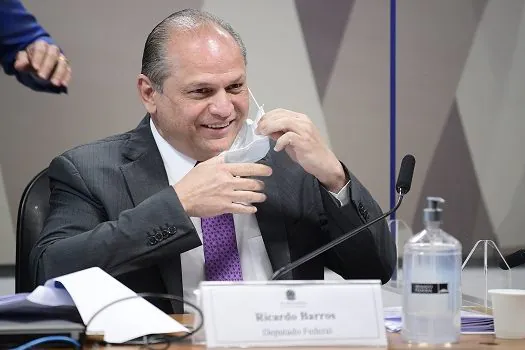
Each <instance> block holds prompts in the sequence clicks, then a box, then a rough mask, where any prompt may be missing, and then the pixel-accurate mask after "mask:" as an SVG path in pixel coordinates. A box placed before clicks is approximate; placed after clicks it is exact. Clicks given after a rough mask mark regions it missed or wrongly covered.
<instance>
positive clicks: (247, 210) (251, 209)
mask: <svg viewBox="0 0 525 350" xmlns="http://www.w3.org/2000/svg"><path fill="white" fill-rule="evenodd" d="M228 212H229V213H231V214H255V213H256V212H257V208H256V207H255V206H253V205H248V204H242V203H232V205H231V207H230V210H228Z"/></svg>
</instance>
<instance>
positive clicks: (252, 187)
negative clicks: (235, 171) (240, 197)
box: [234, 178, 264, 192]
mask: <svg viewBox="0 0 525 350" xmlns="http://www.w3.org/2000/svg"><path fill="white" fill-rule="evenodd" d="M234 186H235V190H236V191H255V192H262V191H263V190H264V182H262V181H261V180H257V179H247V178H238V179H235V184H234Z"/></svg>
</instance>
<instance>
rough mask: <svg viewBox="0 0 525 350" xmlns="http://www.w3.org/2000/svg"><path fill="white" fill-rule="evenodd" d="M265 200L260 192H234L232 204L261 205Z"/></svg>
mask: <svg viewBox="0 0 525 350" xmlns="http://www.w3.org/2000/svg"><path fill="white" fill-rule="evenodd" d="M265 200H266V195H265V194H264V193H261V192H252V191H234V192H233V202H234V203H239V202H240V203H262V202H264V201H265Z"/></svg>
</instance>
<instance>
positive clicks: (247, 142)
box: [222, 89, 270, 163]
mask: <svg viewBox="0 0 525 350" xmlns="http://www.w3.org/2000/svg"><path fill="white" fill-rule="evenodd" d="M248 92H249V93H250V97H251V98H252V100H253V102H255V105H256V106H257V114H256V116H255V120H251V119H246V121H245V123H244V125H243V126H242V128H241V130H239V133H238V134H237V137H236V138H235V140H234V141H233V144H232V146H231V147H230V149H229V150H228V151H224V152H222V154H224V161H225V162H226V163H255V162H257V161H259V160H260V159H262V158H263V157H264V156H265V155H266V153H268V151H269V150H270V139H269V138H268V136H263V135H256V134H255V129H256V128H257V124H258V123H259V120H260V119H261V117H262V116H263V115H264V109H263V106H259V104H258V103H257V101H256V100H255V98H254V97H253V95H252V92H251V91H250V89H248Z"/></svg>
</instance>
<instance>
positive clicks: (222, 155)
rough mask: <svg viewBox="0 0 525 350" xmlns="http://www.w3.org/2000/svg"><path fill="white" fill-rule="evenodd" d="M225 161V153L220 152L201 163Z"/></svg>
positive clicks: (220, 162)
mask: <svg viewBox="0 0 525 350" xmlns="http://www.w3.org/2000/svg"><path fill="white" fill-rule="evenodd" d="M222 163H224V154H219V155H217V156H215V157H212V158H210V159H208V160H207V161H205V162H202V163H201V164H222Z"/></svg>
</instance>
